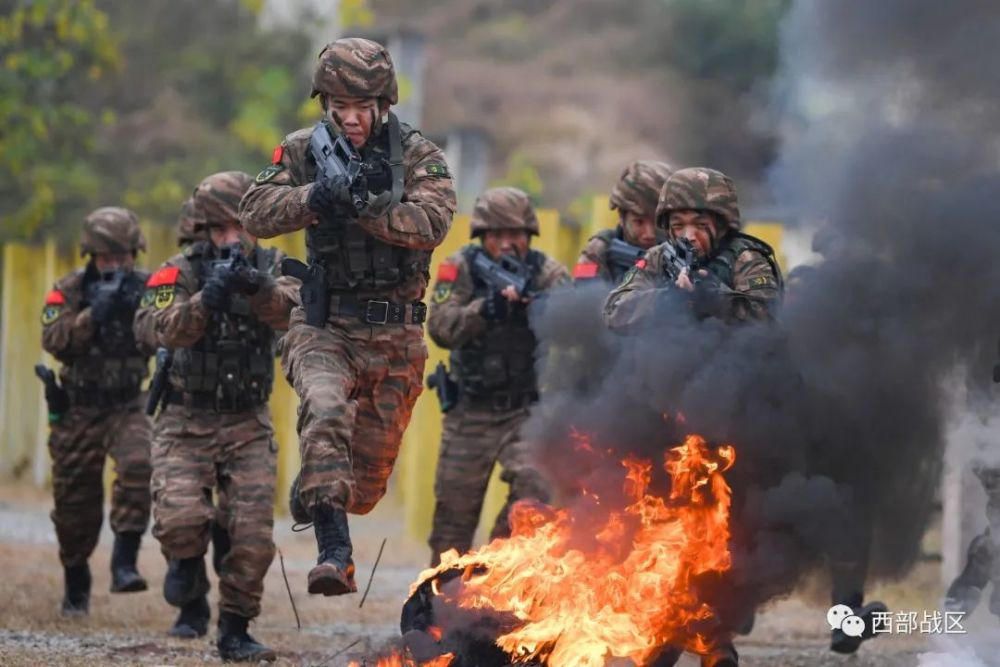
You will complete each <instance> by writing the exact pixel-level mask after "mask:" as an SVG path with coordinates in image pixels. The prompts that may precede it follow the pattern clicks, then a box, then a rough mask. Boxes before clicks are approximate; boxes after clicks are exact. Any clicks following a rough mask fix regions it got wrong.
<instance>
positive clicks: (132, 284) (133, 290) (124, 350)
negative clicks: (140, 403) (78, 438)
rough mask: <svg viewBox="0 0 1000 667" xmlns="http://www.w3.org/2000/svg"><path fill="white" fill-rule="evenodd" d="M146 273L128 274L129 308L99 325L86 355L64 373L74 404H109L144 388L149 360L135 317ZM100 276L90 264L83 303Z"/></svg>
mask: <svg viewBox="0 0 1000 667" xmlns="http://www.w3.org/2000/svg"><path fill="white" fill-rule="evenodd" d="M147 277H148V276H147V275H146V274H145V273H144V272H141V271H136V272H133V273H132V274H131V275H130V276H129V278H128V283H127V284H126V287H125V290H126V297H125V298H126V299H127V300H128V303H129V308H128V309H127V310H125V311H122V312H119V313H118V314H117V316H116V317H115V318H114V319H112V320H111V321H109V322H106V323H104V324H102V325H101V326H100V327H97V328H96V329H95V331H94V337H93V341H92V344H91V346H90V348H89V349H88V350H87V353H86V355H85V356H82V357H78V358H76V359H74V360H73V363H72V364H70V365H69V366H68V367H67V368H66V371H65V372H64V373H63V374H62V378H63V384H64V386H65V388H66V391H67V392H69V394H70V401H71V403H72V404H73V405H78V406H84V407H106V408H110V407H115V406H120V405H124V404H125V403H128V402H130V401H132V400H134V399H135V398H136V397H137V396H138V395H139V393H140V392H141V390H142V381H143V379H144V378H145V377H146V374H147V372H148V363H147V358H146V356H145V355H143V354H142V353H141V352H140V351H139V349H138V347H137V346H136V342H135V335H134V334H133V331H132V320H133V318H134V316H135V311H136V309H137V308H138V306H139V300H140V299H141V298H142V293H143V291H144V289H145V284H146V278H147ZM97 279H98V275H97V272H96V271H95V270H94V269H93V267H92V266H88V267H87V269H86V270H85V271H84V275H83V282H82V283H81V286H80V289H81V294H82V295H83V296H82V297H81V298H82V299H83V302H82V303H83V304H84V305H87V304H86V294H87V287H88V286H89V285H90V283H91V282H92V281H94V280H97Z"/></svg>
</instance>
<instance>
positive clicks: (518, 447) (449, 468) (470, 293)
mask: <svg viewBox="0 0 1000 667" xmlns="http://www.w3.org/2000/svg"><path fill="white" fill-rule="evenodd" d="M472 229H473V237H475V236H478V235H480V234H481V233H483V232H484V231H486V230H487V229H525V230H526V231H528V233H529V234H537V233H538V220H537V218H536V217H535V213H534V211H533V210H532V208H531V203H530V202H529V201H528V198H527V196H526V195H525V194H524V193H523V192H521V191H520V190H515V189H514V188H494V189H492V190H488V191H486V192H485V193H484V194H483V195H481V196H480V197H479V199H478V200H477V202H476V206H475V210H474V213H473V219H472ZM483 252H485V250H484V249H483V248H482V247H481V246H479V245H476V244H471V245H467V246H465V247H464V248H462V250H460V251H459V252H457V253H455V254H454V255H452V256H451V257H449V258H448V260H447V261H446V262H445V263H443V264H442V265H441V266H440V267H439V269H438V275H437V283H436V285H435V288H434V293H433V298H432V306H431V313H430V319H429V321H428V332H429V333H430V335H431V338H432V339H433V340H434V342H435V343H437V344H438V345H440V346H441V347H444V348H447V349H450V350H451V351H452V352H451V370H452V373H453V374H454V375H455V376H456V379H457V382H458V385H459V392H460V393H459V396H460V398H459V401H458V404H457V405H456V406H455V407H454V408H452V409H451V410H449V411H448V412H446V413H445V415H444V436H443V438H442V440H441V454H440V458H439V460H438V467H437V478H436V480H435V483H434V495H435V497H436V499H437V503H436V506H435V510H434V525H433V529H432V531H431V536H430V539H429V543H430V546H431V551H432V558H433V559H434V563H435V564H436V562H437V559H438V558H439V556H440V554H441V553H442V552H444V551H446V550H448V549H457V550H458V551H459V552H460V553H464V552H466V551H468V549H469V547H471V546H472V538H473V535H474V534H475V531H476V524H478V523H479V514H480V510H481V509H482V505H483V496H484V494H485V493H486V485H487V483H488V482H489V479H490V474H491V473H492V471H493V465H494V464H495V463H496V462H497V461H499V462H500V465H501V466H503V475H502V479H503V480H504V481H506V482H508V483H509V484H510V494H509V495H508V498H507V502H506V504H505V505H504V507H503V509H502V510H501V511H500V514H499V515H498V516H497V518H496V523H495V524H494V526H493V531H492V533H491V535H490V537H491V539H492V538H494V537H505V536H507V535H509V534H510V528H509V526H508V524H507V513H508V511H509V509H510V506H511V504H512V503H514V501H516V500H519V499H522V498H536V499H539V500H543V501H544V500H547V497H548V494H547V492H546V488H545V484H544V482H543V480H542V478H541V476H540V474H539V473H538V472H537V471H536V470H535V466H534V465H533V462H532V460H531V458H530V456H529V453H530V452H529V450H528V446H527V443H525V442H524V441H522V440H521V439H520V434H519V431H520V428H521V425H522V424H523V422H524V420H525V419H526V418H527V416H528V407H529V406H530V405H531V404H532V403H534V402H535V401H536V400H537V399H538V386H537V380H536V377H535V364H534V362H535V348H536V344H537V342H536V340H535V336H534V334H533V333H532V331H531V329H530V328H529V326H528V314H527V310H526V308H524V307H523V306H516V307H514V308H513V309H512V311H511V312H510V314H509V315H508V316H507V317H506V318H504V319H501V320H497V321H488V320H487V319H486V318H485V317H484V316H483V314H482V310H483V305H484V301H485V299H486V298H487V295H488V287H487V285H486V283H485V282H483V281H482V280H481V279H480V278H478V277H477V276H476V275H475V273H474V272H473V269H472V262H473V261H474V260H475V257H476V255H478V254H479V253H483ZM525 263H526V264H527V265H528V267H529V268H530V270H531V272H532V278H531V285H532V286H533V287H534V288H535V289H537V290H539V291H543V292H544V291H546V290H548V289H550V288H552V287H555V286H557V285H560V284H563V283H566V282H568V280H569V274H568V273H567V271H566V269H565V267H563V266H562V265H561V264H559V263H558V262H557V261H555V260H554V259H552V258H550V257H546V256H545V255H544V254H543V253H541V252H539V251H537V250H529V251H528V255H527V257H526V258H525Z"/></svg>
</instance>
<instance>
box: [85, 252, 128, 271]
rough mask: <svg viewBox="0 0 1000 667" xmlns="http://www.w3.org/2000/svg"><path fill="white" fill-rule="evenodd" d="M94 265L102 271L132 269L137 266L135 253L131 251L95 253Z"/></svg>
mask: <svg viewBox="0 0 1000 667" xmlns="http://www.w3.org/2000/svg"><path fill="white" fill-rule="evenodd" d="M94 267H96V268H97V270H98V271H100V272H101V273H108V272H111V271H117V270H118V269H125V270H126V271H131V270H132V269H133V268H135V255H133V254H132V253H130V252H115V253H111V252H99V253H97V254H96V255H94Z"/></svg>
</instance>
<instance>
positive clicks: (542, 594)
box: [377, 435, 735, 667]
mask: <svg viewBox="0 0 1000 667" xmlns="http://www.w3.org/2000/svg"><path fill="white" fill-rule="evenodd" d="M579 449H582V450H586V451H592V450H587V449H586V447H581V448H579ZM734 461H735V451H734V450H733V448H732V447H730V446H722V447H718V448H711V447H709V446H708V444H707V443H706V442H705V440H704V439H703V438H701V437H700V436H696V435H691V436H688V437H687V439H686V440H685V442H684V443H683V444H682V445H680V446H679V447H675V448H673V449H671V450H669V451H668V452H667V453H666V456H665V458H664V461H663V467H664V470H666V472H667V473H668V474H669V475H670V478H671V481H672V484H671V490H670V493H669V497H667V498H663V497H660V496H657V495H653V494H650V493H649V492H648V491H649V486H650V482H651V479H652V472H653V464H652V463H651V462H649V461H641V460H637V459H632V458H629V459H626V460H624V461H622V465H623V466H624V468H625V485H624V492H625V497H626V499H627V500H626V503H625V506H624V507H623V508H622V509H619V510H614V511H608V510H607V509H606V508H605V509H602V510H601V512H600V513H599V514H600V515H601V518H600V521H601V522H603V523H602V524H600V525H593V524H591V523H587V522H586V521H584V517H582V516H578V515H577V514H574V511H573V510H572V508H570V509H558V510H554V509H551V508H546V507H540V506H538V505H532V504H527V503H518V504H516V505H515V506H514V508H513V509H512V511H511V516H510V523H511V529H512V536H511V537H510V538H509V539H505V540H503V539H498V540H494V541H493V542H491V543H490V544H488V545H486V546H484V547H482V548H481V549H479V550H478V551H472V552H470V553H468V554H464V555H459V554H458V553H457V552H456V551H454V550H452V551H449V552H446V553H445V554H443V555H442V557H441V565H440V566H438V567H437V568H434V569H430V570H425V571H424V572H422V573H421V575H420V578H419V580H418V581H417V582H416V583H415V584H414V586H413V589H412V590H411V594H412V593H413V592H414V591H415V590H416V589H417V587H419V586H420V585H421V584H422V583H424V582H425V581H427V580H428V579H431V578H433V577H435V575H437V574H439V573H442V572H445V571H448V570H452V569H459V570H463V571H464V574H463V576H462V585H461V586H458V587H456V588H452V587H449V586H442V587H441V589H440V590H439V589H438V588H437V587H435V588H434V592H435V593H436V594H439V595H443V596H448V595H453V596H454V597H451V598H447V599H448V600H449V601H451V602H453V603H454V604H457V605H458V606H459V607H461V608H466V609H491V610H496V611H500V612H507V613H510V614H513V615H514V616H515V617H516V618H517V620H518V621H519V622H520V623H519V625H518V626H517V627H516V628H515V629H514V630H512V631H510V632H508V633H507V634H503V635H501V636H499V637H498V638H497V639H496V644H497V646H499V647H500V648H501V649H503V650H504V651H505V652H506V653H507V654H508V655H510V656H514V657H516V659H517V660H518V661H525V662H526V661H529V660H536V661H539V662H544V663H545V664H546V665H548V666H549V667H601V666H603V665H604V664H605V661H606V659H607V658H609V657H612V656H617V657H622V658H630V659H632V661H633V662H635V663H636V664H645V662H646V661H647V659H648V658H650V657H651V656H652V654H653V653H654V651H656V650H657V649H658V648H659V647H661V646H663V645H665V644H668V643H669V644H674V645H677V646H683V647H684V648H685V649H687V650H690V651H693V652H696V653H707V652H708V651H709V650H710V649H711V648H712V638H711V637H710V636H707V635H706V633H705V627H706V626H710V625H711V623H712V621H713V619H714V618H715V612H714V610H713V609H712V608H711V607H710V606H708V605H707V604H706V603H704V602H703V601H701V600H699V598H698V594H697V592H696V590H695V586H694V580H695V578H696V577H698V576H699V575H702V574H705V573H708V572H723V571H726V570H728V569H729V567H730V553H729V548H728V541H729V503H730V490H729V486H728V485H727V484H726V481H725V479H724V478H723V476H722V473H723V472H725V471H726V470H728V469H729V468H730V467H731V466H732V465H733V463H734ZM585 495H587V494H585ZM588 497H589V498H590V502H591V503H592V504H598V505H600V504H601V503H600V502H599V500H598V499H597V498H596V496H594V494H590V495H589V496H588ZM605 504H606V503H605ZM585 524H586V525H585ZM581 534H585V535H586V536H587V537H588V538H589V539H587V540H585V541H582V540H581V539H580V536H581ZM432 584H436V582H432ZM444 632H445V635H447V632H448V628H447V627H446V628H444ZM444 658H446V656H442V657H441V658H438V659H437V660H439V661H440V660H442V659H444ZM388 660H396V662H384V661H380V662H378V663H377V664H378V667H391V666H394V665H400V666H403V665H415V663H413V662H412V661H411V662H401V661H400V659H399V658H390V659H388ZM450 662H451V658H450V657H447V660H445V661H441V662H433V663H424V664H429V665H430V664H432V665H434V666H435V667H441V666H443V665H447V664H449V663H450Z"/></svg>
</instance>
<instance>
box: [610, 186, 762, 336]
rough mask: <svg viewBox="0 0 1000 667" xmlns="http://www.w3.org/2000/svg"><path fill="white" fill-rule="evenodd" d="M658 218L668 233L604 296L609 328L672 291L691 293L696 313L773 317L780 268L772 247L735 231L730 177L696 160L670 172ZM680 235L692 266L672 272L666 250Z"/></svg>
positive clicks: (622, 325) (628, 322) (626, 322)
mask: <svg viewBox="0 0 1000 667" xmlns="http://www.w3.org/2000/svg"><path fill="white" fill-rule="evenodd" d="M656 221H657V224H658V225H660V226H663V227H665V228H666V229H667V234H668V239H669V240H668V241H667V242H666V243H663V244H660V245H658V246H655V247H653V248H651V249H650V250H649V251H648V252H647V253H646V256H645V257H644V258H643V259H642V260H641V261H640V262H639V263H638V264H637V265H636V266H635V268H633V269H632V270H631V271H630V272H629V273H628V274H627V275H626V276H625V278H624V280H623V282H622V284H621V285H619V286H618V287H617V288H615V289H614V290H613V291H612V292H611V294H609V295H608V299H607V301H606V302H605V307H604V320H605V323H606V324H607V325H608V326H609V327H611V328H612V329H614V330H625V329H628V328H630V327H632V326H633V325H635V324H637V323H639V322H640V321H641V320H643V319H645V318H646V317H647V316H649V315H650V314H651V313H652V312H654V311H655V310H656V308H657V304H658V303H659V302H660V300H661V298H662V296H661V295H663V294H675V293H677V291H678V290H681V291H683V292H687V293H688V294H689V295H690V297H691V303H692V307H693V309H694V312H695V314H696V315H697V316H698V317H718V318H721V319H723V320H726V321H739V320H749V319H768V318H770V317H771V316H772V314H773V309H774V307H775V306H776V305H777V304H778V301H779V300H780V297H781V290H782V282H781V271H780V270H779V269H778V264H777V262H776V261H775V259H774V251H773V250H772V249H771V247H770V246H768V245H767V244H766V243H764V242H763V241H761V240H760V239H756V238H754V237H752V236H749V235H747V234H744V233H742V232H740V225H741V223H740V211H739V205H738V202H737V199H736V190H735V189H734V188H733V182H732V181H731V180H730V179H729V177H728V176H726V175H725V174H722V173H720V172H718V171H714V170H712V169H704V168H701V167H696V168H691V169H681V170H680V171H676V172H674V173H673V174H672V175H671V176H670V178H668V179H667V182H666V183H665V184H664V186H663V190H662V191H661V192H660V201H659V203H658V204H657V207H656ZM681 240H686V241H687V242H689V243H690V245H691V246H692V247H693V250H694V255H695V256H694V257H693V258H690V259H692V260H693V261H692V269H693V270H694V272H695V273H694V275H690V271H689V270H688V269H685V270H683V271H681V272H680V273H679V275H678V276H677V278H676V279H671V278H670V277H669V274H668V271H667V269H668V268H669V267H667V266H665V264H666V262H665V257H666V256H669V250H670V249H671V248H676V247H678V245H679V241H681ZM668 245H669V246H670V248H668Z"/></svg>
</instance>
